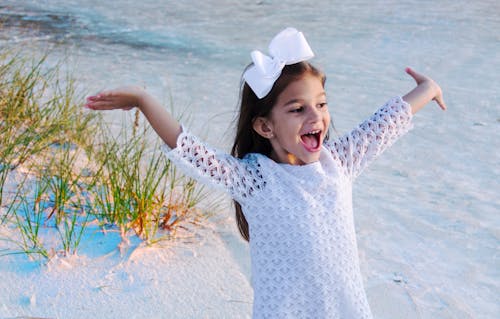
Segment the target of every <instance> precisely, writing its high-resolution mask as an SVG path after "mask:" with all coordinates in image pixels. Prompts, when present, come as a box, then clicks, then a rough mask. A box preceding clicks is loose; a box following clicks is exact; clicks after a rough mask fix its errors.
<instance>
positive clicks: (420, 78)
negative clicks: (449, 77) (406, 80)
mask: <svg viewBox="0 0 500 319" xmlns="http://www.w3.org/2000/svg"><path fill="white" fill-rule="evenodd" d="M406 73H408V74H409V75H410V76H411V77H412V78H413V79H414V80H415V82H417V86H416V87H415V88H414V89H413V90H411V91H410V92H408V93H407V94H406V95H405V96H403V100H404V101H405V102H406V103H408V104H410V105H411V112H412V113H413V114H415V113H417V112H418V111H419V110H420V109H422V108H423V107H424V106H425V105H426V104H427V103H429V102H430V101H432V100H434V101H436V103H437V104H438V105H439V107H441V108H442V109H443V111H444V110H446V104H445V103H444V100H443V92H442V91H441V88H440V87H439V85H438V84H437V83H436V82H434V81H433V80H432V79H431V78H429V77H427V76H425V75H423V74H420V73H417V72H415V71H414V70H413V69H411V68H406Z"/></svg>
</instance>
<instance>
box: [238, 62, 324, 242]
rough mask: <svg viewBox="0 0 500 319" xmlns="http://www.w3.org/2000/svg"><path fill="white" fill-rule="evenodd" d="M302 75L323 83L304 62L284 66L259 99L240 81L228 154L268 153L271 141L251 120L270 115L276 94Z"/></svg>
mask: <svg viewBox="0 0 500 319" xmlns="http://www.w3.org/2000/svg"><path fill="white" fill-rule="evenodd" d="M249 67H250V66H249ZM305 74H311V75H314V76H317V77H318V78H319V79H320V80H321V83H322V84H323V86H324V85H325V81H326V77H325V75H324V74H323V72H321V71H320V70H318V69H317V68H315V67H314V66H313V65H311V64H310V63H309V62H305V61H304V62H299V63H296V64H291V65H286V66H285V67H284V68H283V70H282V72H281V75H280V77H279V78H278V79H277V80H276V81H275V82H274V85H273V88H272V89H271V91H270V92H269V93H268V94H267V95H266V96H265V97H263V98H262V99H259V98H258V97H257V96H256V95H255V93H254V92H253V91H252V89H251V88H250V86H249V85H248V84H247V83H246V82H245V81H243V80H242V85H241V90H240V112H239V118H238V121H237V126H236V137H235V139H234V144H233V147H232V149H231V155H233V156H235V157H237V158H243V157H245V155H247V154H249V153H260V154H262V155H265V156H270V154H271V151H272V146H271V143H270V142H269V140H268V139H266V138H264V137H262V136H260V135H259V134H258V133H257V132H255V131H254V129H253V122H254V120H255V119H256V118H257V117H269V115H270V113H271V110H272V108H273V107H274V105H275V104H276V101H277V100H278V97H279V95H280V94H281V93H282V92H283V91H284V90H285V89H286V87H287V86H288V85H289V84H290V83H292V82H294V81H297V80H299V79H300V78H301V77H303V76H304V75H305ZM234 206H235V211H236V222H237V224H238V229H239V231H240V234H241V236H242V237H243V238H244V239H245V240H246V241H250V234H249V231H248V222H247V220H246V218H245V216H244V215H243V211H242V209H241V205H240V204H239V203H238V202H237V201H234Z"/></svg>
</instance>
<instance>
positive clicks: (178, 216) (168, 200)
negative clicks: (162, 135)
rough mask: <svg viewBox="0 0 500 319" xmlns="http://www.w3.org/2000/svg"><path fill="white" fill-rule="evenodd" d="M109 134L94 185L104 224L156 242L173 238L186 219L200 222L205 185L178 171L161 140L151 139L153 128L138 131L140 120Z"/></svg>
mask: <svg viewBox="0 0 500 319" xmlns="http://www.w3.org/2000/svg"><path fill="white" fill-rule="evenodd" d="M101 129H102V130H103V131H104V130H105V129H106V128H101ZM130 131H131V132H132V133H129V132H130ZM104 136H106V138H104V139H103V140H102V141H101V142H100V143H98V145H99V147H97V148H95V149H94V152H93V158H94V159H95V160H96V162H97V163H99V165H98V167H99V170H98V171H99V173H98V174H96V175H95V177H96V178H95V181H94V182H93V188H92V189H91V193H92V195H91V196H92V198H93V200H92V201H93V203H94V206H93V215H94V216H96V218H97V219H98V220H99V221H100V222H101V224H102V225H116V226H117V227H118V228H119V231H120V235H121V237H122V241H123V243H127V242H128V240H127V238H128V234H129V233H130V232H133V233H134V234H135V235H137V236H139V237H140V238H141V239H143V240H144V241H145V242H146V243H147V244H152V243H154V242H157V241H159V240H162V239H165V238H168V237H171V236H172V235H173V234H175V231H176V230H177V227H179V226H181V225H182V224H183V223H185V222H189V223H196V222H197V220H198V219H199V218H200V217H201V213H200V211H199V210H198V209H197V208H196V204H198V203H199V202H200V201H201V198H202V196H201V195H200V194H203V191H202V189H200V188H199V187H197V184H196V182H195V181H194V180H192V179H189V178H187V177H185V176H183V175H179V174H178V173H177V171H176V169H175V167H174V166H173V165H171V163H170V161H168V160H167V159H166V158H165V157H164V156H163V154H162V153H161V151H160V145H159V144H158V142H152V141H150V138H149V137H150V136H151V133H150V132H149V130H148V129H146V128H145V127H143V128H142V129H138V124H137V121H136V125H134V127H133V128H132V130H128V129H126V128H122V131H121V134H119V135H118V136H117V137H116V138H112V137H111V136H113V134H111V132H109V134H105V135H103V137H104Z"/></svg>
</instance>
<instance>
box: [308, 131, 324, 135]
mask: <svg viewBox="0 0 500 319" xmlns="http://www.w3.org/2000/svg"><path fill="white" fill-rule="evenodd" d="M320 132H321V130H315V131H311V132H307V133H306V134H305V135H315V134H318V133H320Z"/></svg>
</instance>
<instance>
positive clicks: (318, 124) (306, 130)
mask: <svg viewBox="0 0 500 319" xmlns="http://www.w3.org/2000/svg"><path fill="white" fill-rule="evenodd" d="M329 124H330V113H329V112H328V104H327V102H326V94H325V90H324V88H323V84H322V83H321V79H320V78H319V77H317V76H314V75H312V74H310V73H307V74H305V75H304V76H303V77H301V78H300V79H299V80H297V81H294V82H292V83H290V84H289V85H288V86H287V87H286V89H285V90H284V91H283V92H281V94H280V95H279V96H278V99H277V101H276V104H275V105H274V106H273V109H272V110H271V114H270V116H269V117H268V118H263V117H260V118H257V119H256V120H255V121H254V129H255V130H256V131H257V132H258V133H259V134H260V135H262V136H263V137H265V138H268V139H269V141H270V142H271V145H272V147H273V151H272V152H271V158H272V159H273V160H274V161H276V162H278V163H287V164H292V165H304V164H309V163H313V162H316V161H318V160H319V155H320V150H321V145H322V144H323V140H324V138H325V136H326V134H327V131H328V126H329Z"/></svg>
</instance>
